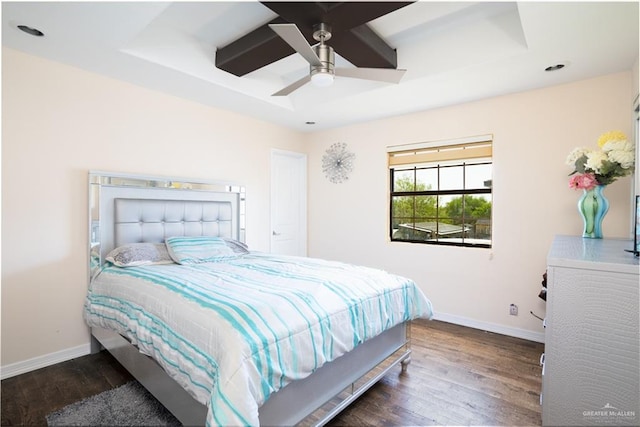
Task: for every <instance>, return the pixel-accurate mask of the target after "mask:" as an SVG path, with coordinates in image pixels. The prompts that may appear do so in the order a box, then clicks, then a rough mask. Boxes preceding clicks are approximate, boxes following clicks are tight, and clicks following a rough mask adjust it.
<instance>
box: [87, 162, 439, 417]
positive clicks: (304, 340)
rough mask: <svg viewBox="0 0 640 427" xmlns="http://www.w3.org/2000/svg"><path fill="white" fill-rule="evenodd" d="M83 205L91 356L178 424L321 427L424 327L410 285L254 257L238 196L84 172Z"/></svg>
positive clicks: (369, 273)
mask: <svg viewBox="0 0 640 427" xmlns="http://www.w3.org/2000/svg"><path fill="white" fill-rule="evenodd" d="M89 200H90V206H89V217H90V218H89V224H90V226H89V234H90V244H89V253H90V257H89V259H90V263H89V275H88V276H89V277H88V279H89V289H88V292H87V299H86V303H85V310H84V315H85V320H86V321H87V324H88V325H89V326H90V328H91V335H92V348H93V349H94V351H98V350H99V349H106V350H107V351H109V352H111V354H113V355H114V357H115V358H116V359H117V360H118V361H119V362H120V363H121V364H122V365H123V366H124V367H125V368H126V369H128V370H129V372H131V373H132V375H133V376H134V377H135V378H136V379H137V380H138V381H139V382H140V383H141V384H142V385H143V386H145V388H147V389H148V390H149V391H150V392H151V393H152V394H153V395H154V396H155V397H156V398H158V400H159V401H160V402H161V403H162V404H163V405H164V406H166V407H167V409H169V410H170V411H171V412H172V413H173V414H174V415H175V416H176V417H177V418H178V419H179V420H180V421H181V422H182V423H183V424H185V425H204V424H206V425H295V424H313V425H323V424H325V423H326V422H328V421H329V420H330V419H331V418H333V417H334V416H335V415H336V414H338V413H339V412H340V411H341V410H343V409H344V408H345V407H346V406H347V405H348V404H350V403H351V402H352V401H353V400H355V399H356V398H357V397H359V396H360V395H361V394H362V393H364V391H366V390H367V389H368V388H369V387H371V386H372V385H373V384H375V382H376V381H378V380H379V379H380V378H381V377H382V376H384V375H385V374H386V373H387V372H388V371H389V370H390V369H392V368H393V367H394V366H396V365H397V364H402V366H403V369H405V368H406V365H407V364H408V363H409V361H410V354H411V349H410V327H409V322H410V321H411V320H412V319H414V318H417V317H423V318H430V317H431V316H432V309H431V303H430V302H429V300H428V299H426V298H425V297H424V295H423V294H422V292H421V291H420V290H419V288H418V287H417V286H416V285H415V283H413V282H412V281H411V280H408V279H406V278H403V277H400V276H396V275H392V274H389V273H387V272H384V271H382V270H377V269H371V268H366V267H360V266H354V265H350V264H345V263H339V262H333V261H327V260H319V259H313V258H302V257H290V256H281V255H274V254H268V253H263V252H256V251H251V250H249V248H248V247H247V246H246V245H245V244H244V243H243V242H244V235H245V227H244V223H245V218H244V216H245V206H244V205H245V192H244V188H243V187H241V186H237V185H232V184H226V183H214V182H201V181H198V180H189V179H169V178H164V177H142V176H131V175H121V174H114V173H105V172H90V173H89ZM114 249H115V251H114Z"/></svg>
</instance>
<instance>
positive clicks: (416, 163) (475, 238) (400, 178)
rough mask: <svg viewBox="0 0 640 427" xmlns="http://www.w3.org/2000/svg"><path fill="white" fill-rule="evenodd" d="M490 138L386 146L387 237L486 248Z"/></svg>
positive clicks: (488, 224)
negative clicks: (388, 203)
mask: <svg viewBox="0 0 640 427" xmlns="http://www.w3.org/2000/svg"><path fill="white" fill-rule="evenodd" d="M492 140H493V138H492V136H491V135H484V136H480V137H473V138H465V139H459V140H455V141H448V142H439V143H423V144H411V145H401V146H393V147H389V148H388V150H387V151H388V154H389V174H390V221H389V233H390V237H391V240H392V241H404V242H414V243H427V244H444V245H456V246H475V247H484V248H490V247H491V207H492V192H491V191H492V166H493V164H492Z"/></svg>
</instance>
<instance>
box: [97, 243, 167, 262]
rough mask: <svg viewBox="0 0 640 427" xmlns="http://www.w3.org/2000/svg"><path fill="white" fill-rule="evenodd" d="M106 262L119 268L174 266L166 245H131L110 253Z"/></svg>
mask: <svg viewBox="0 0 640 427" xmlns="http://www.w3.org/2000/svg"><path fill="white" fill-rule="evenodd" d="M106 260H107V261H109V262H110V263H112V264H113V265H117V266H118V267H135V266H138V265H156V264H173V260H172V259H171V256H170V255H169V252H168V251H167V245H165V244H164V243H129V244H127V245H123V246H119V247H117V248H115V249H114V250H112V251H111V252H109V255H107V257H106Z"/></svg>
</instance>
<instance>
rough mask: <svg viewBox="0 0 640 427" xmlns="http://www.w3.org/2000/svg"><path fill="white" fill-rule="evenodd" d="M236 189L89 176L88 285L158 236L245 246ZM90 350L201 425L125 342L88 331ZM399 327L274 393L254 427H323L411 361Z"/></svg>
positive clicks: (188, 400)
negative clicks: (112, 261)
mask: <svg viewBox="0 0 640 427" xmlns="http://www.w3.org/2000/svg"><path fill="white" fill-rule="evenodd" d="M244 203H245V191H244V188H243V187H242V186H238V185H233V184H229V183H220V182H203V181H199V180H190V179H173V178H166V177H149V176H140V175H124V174H117V173H110V172H100V171H90V172H89V236H90V238H89V240H90V243H89V254H90V255H89V257H90V263H89V275H88V276H89V280H91V277H93V275H94V274H95V272H96V271H97V269H98V268H99V266H101V265H102V263H103V262H104V258H105V256H106V254H108V253H109V251H111V249H113V248H115V247H117V246H120V245H122V244H125V243H132V242H162V241H164V238H165V237H169V236H176V235H185V236H200V235H207V236H221V237H229V238H233V239H236V240H239V241H244V231H245V230H244V215H245V207H244ZM91 340H92V341H91V342H92V352H97V351H100V350H102V349H106V350H107V351H109V352H110V353H111V354H112V355H113V356H114V357H115V358H116V359H117V360H118V362H120V364H122V366H124V367H125V368H126V369H127V370H128V371H129V372H130V373H131V374H132V375H133V376H134V378H136V379H137V380H138V381H139V382H140V383H141V384H142V385H143V386H144V387H145V388H146V389H147V390H149V391H150V392H151V393H152V394H153V395H154V396H155V397H156V398H157V399H158V400H159V401H160V402H161V403H162V404H163V405H164V406H165V407H166V408H167V409H168V410H169V411H171V413H173V415H175V416H176V418H178V420H180V422H181V423H182V424H184V425H204V424H205V419H206V412H207V408H206V406H205V405H203V404H202V403H200V402H198V401H196V400H195V399H194V398H193V397H192V396H191V395H190V394H189V393H188V392H187V391H185V390H184V389H183V388H182V387H181V386H180V385H179V384H178V383H177V382H176V381H174V380H173V379H172V378H170V377H169V375H168V374H166V372H165V371H164V370H163V369H162V368H161V367H160V365H158V364H157V363H156V362H155V361H154V360H153V359H151V358H150V357H148V356H146V355H143V354H142V353H140V352H139V351H138V349H137V348H136V347H135V346H134V345H132V344H131V343H130V342H129V341H128V340H127V339H126V338H124V337H122V336H121V335H119V334H118V333H116V332H114V331H110V330H106V329H102V328H95V327H94V328H91ZM410 355H411V348H410V327H409V324H408V323H403V324H401V325H398V326H396V327H394V328H392V329H389V330H387V331H385V332H384V333H382V334H380V335H379V336H377V337H375V338H372V339H370V340H368V341H366V342H365V343H363V344H361V345H359V346H358V347H356V348H355V349H354V350H352V351H351V352H349V353H347V354H345V355H343V356H341V357H339V358H338V359H336V360H334V361H332V362H330V363H327V364H325V365H324V366H322V367H321V368H320V369H318V370H317V371H316V372H314V373H313V374H312V375H310V376H309V377H307V378H305V379H302V380H298V381H295V382H293V383H291V384H289V385H287V386H286V387H284V388H283V389H281V390H280V391H278V392H276V393H274V394H273V395H271V396H270V398H269V399H268V400H267V402H265V404H264V405H262V406H261V407H260V409H259V420H260V424H261V425H265V426H282V425H287V426H289V425H296V424H304V425H318V426H321V425H324V424H326V423H327V422H328V421H329V420H331V419H332V418H333V417H335V416H336V415H337V414H338V413H339V412H340V411H342V410H343V409H344V408H346V407H347V406H348V405H349V404H350V403H351V402H353V401H354V400H355V399H357V398H358V397H359V396H360V395H362V394H363V393H364V392H365V391H366V390H368V389H369V388H370V387H371V386H372V385H374V384H375V383H376V382H377V381H378V380H380V378H382V377H383V376H384V375H386V374H387V372H389V370H390V369H392V368H393V367H395V366H396V365H398V364H401V365H402V370H403V371H404V370H406V367H407V365H408V364H409V362H410V360H411V357H410Z"/></svg>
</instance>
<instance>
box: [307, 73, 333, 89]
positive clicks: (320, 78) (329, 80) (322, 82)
mask: <svg viewBox="0 0 640 427" xmlns="http://www.w3.org/2000/svg"><path fill="white" fill-rule="evenodd" d="M311 84H312V85H314V86H316V87H329V86H331V85H332V84H333V74H331V73H328V72H326V71H319V72H315V73H313V74H312V75H311Z"/></svg>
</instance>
